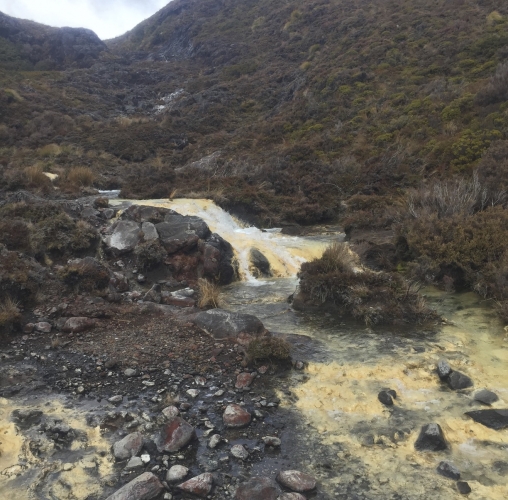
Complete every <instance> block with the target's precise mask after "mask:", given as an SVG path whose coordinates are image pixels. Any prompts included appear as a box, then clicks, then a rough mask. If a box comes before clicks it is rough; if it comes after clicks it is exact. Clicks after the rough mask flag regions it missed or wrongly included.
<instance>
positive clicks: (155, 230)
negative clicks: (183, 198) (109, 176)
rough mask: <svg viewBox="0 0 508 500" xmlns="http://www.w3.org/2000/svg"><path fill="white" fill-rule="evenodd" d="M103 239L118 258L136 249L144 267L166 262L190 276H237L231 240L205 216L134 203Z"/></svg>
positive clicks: (221, 278)
mask: <svg viewBox="0 0 508 500" xmlns="http://www.w3.org/2000/svg"><path fill="white" fill-rule="evenodd" d="M103 242H104V245H105V247H106V251H107V253H108V254H110V255H112V256H114V257H117V256H120V255H124V254H129V253H131V252H134V253H135V255H136V257H137V260H138V264H139V265H140V266H141V267H142V268H144V267H150V268H154V267H157V266H159V265H166V266H167V267H168V270H169V271H171V272H172V273H176V274H183V275H185V276H184V277H185V278H186V279H188V278H194V279H195V278H197V277H204V278H207V279H209V280H212V281H216V282H218V283H219V284H222V285H225V284H228V283H231V282H232V281H233V280H234V279H235V278H236V275H237V271H236V267H235V265H234V252H233V248H232V246H231V245H230V244H229V243H228V242H227V241H225V240H224V239H223V238H222V237H221V236H219V235H218V234H215V233H214V234H212V233H211V231H210V228H209V227H208V225H207V224H206V223H205V221H203V219H200V218H199V217H194V216H187V215H181V214H179V213H177V212H175V211H174V210H170V209H167V208H158V207H145V206H139V205H131V206H130V207H128V208H127V209H126V210H125V211H124V212H123V213H122V215H121V216H120V219H119V220H117V221H116V222H114V223H113V224H112V225H111V226H110V227H109V228H107V229H105V230H104V234H103ZM186 302H188V303H186V304H185V305H186V306H190V305H193V304H190V301H186ZM169 303H173V301H172V299H171V300H170V302H169ZM177 305H179V304H177Z"/></svg>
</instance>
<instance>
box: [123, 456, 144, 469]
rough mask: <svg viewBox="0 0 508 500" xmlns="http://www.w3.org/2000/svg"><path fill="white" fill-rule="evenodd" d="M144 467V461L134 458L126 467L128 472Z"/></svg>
mask: <svg viewBox="0 0 508 500" xmlns="http://www.w3.org/2000/svg"><path fill="white" fill-rule="evenodd" d="M140 467H143V460H141V458H139V457H132V458H131V459H130V460H129V461H128V462H127V465H126V466H125V469H126V470H133V469H138V468H140Z"/></svg>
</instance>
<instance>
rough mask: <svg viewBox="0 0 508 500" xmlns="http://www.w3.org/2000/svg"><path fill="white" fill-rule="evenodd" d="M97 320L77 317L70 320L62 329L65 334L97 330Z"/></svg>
mask: <svg viewBox="0 0 508 500" xmlns="http://www.w3.org/2000/svg"><path fill="white" fill-rule="evenodd" d="M96 323H97V322H96V320H95V319H93V318H85V317H75V318H69V319H68V320H67V321H66V322H65V323H64V326H63V328H62V330H63V331H64V332H72V333H80V332H84V331H85V330H91V329H92V328H95V325H96Z"/></svg>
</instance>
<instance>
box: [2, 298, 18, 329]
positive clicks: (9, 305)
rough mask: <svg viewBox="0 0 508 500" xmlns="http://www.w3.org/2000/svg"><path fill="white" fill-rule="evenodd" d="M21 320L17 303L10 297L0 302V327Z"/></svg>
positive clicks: (8, 325) (5, 326) (6, 326)
mask: <svg viewBox="0 0 508 500" xmlns="http://www.w3.org/2000/svg"><path fill="white" fill-rule="evenodd" d="M20 320H21V313H20V311H19V304H18V303H17V302H16V301H15V300H12V299H11V298H7V299H5V300H4V301H3V302H1V303H0V328H8V327H10V326H12V325H14V324H16V323H18V322H19V321H20Z"/></svg>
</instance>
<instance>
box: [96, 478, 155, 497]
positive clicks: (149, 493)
mask: <svg viewBox="0 0 508 500" xmlns="http://www.w3.org/2000/svg"><path fill="white" fill-rule="evenodd" d="M163 490H164V486H163V485H162V483H161V482H160V481H159V479H158V478H157V476H155V475H154V474H152V473H151V472H145V473H143V474H141V475H140V476H138V477H137V478H136V479H133V480H132V481H131V482H130V483H127V484H126V485H125V486H122V488H120V489H119V490H118V491H116V492H115V493H113V494H112V495H110V496H109V497H108V498H107V499H106V500H152V499H154V498H157V497H158V496H159V495H160V494H161V493H162V491H163Z"/></svg>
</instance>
